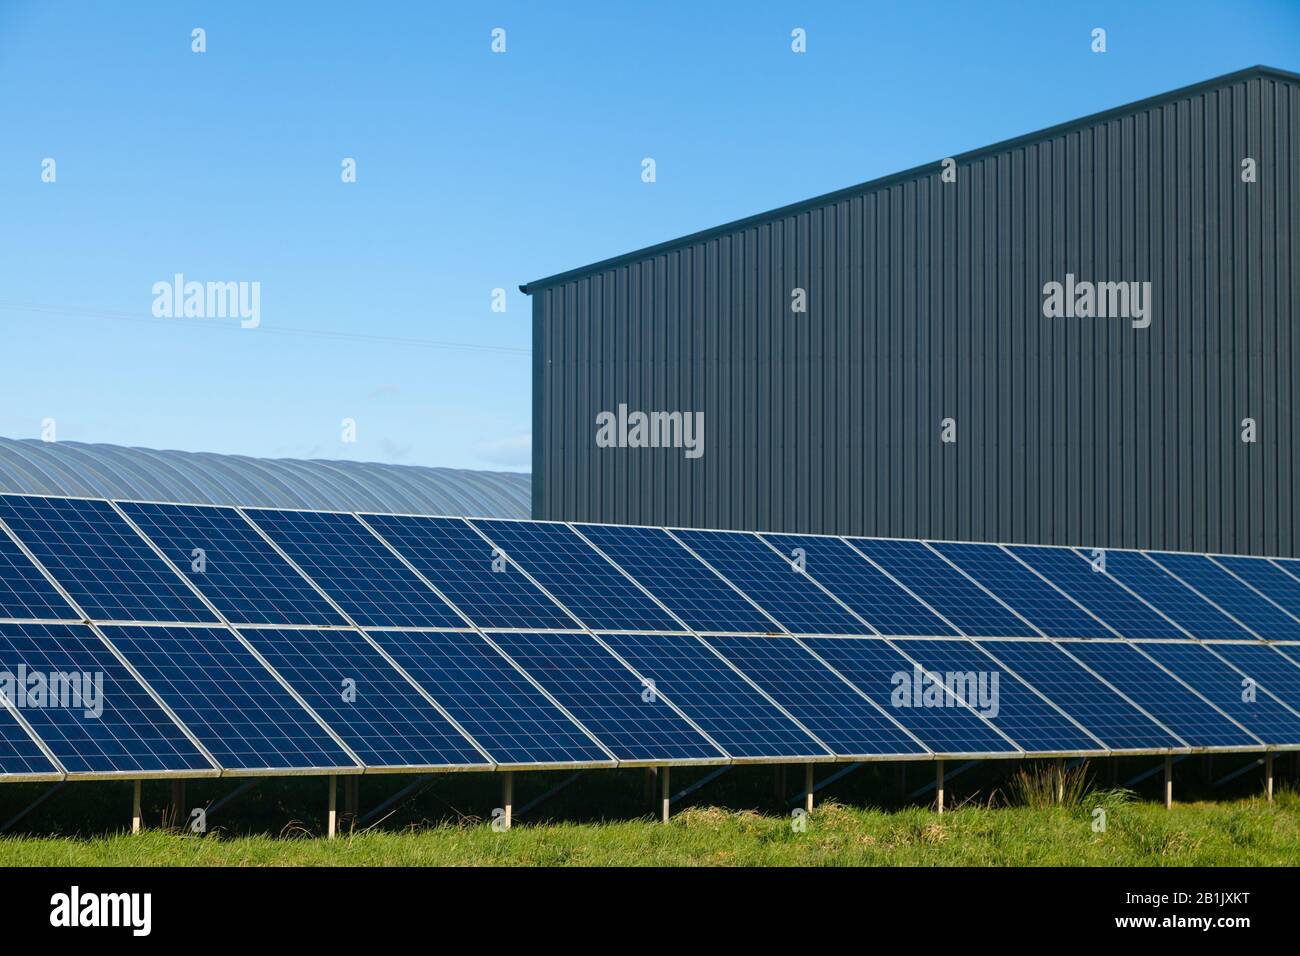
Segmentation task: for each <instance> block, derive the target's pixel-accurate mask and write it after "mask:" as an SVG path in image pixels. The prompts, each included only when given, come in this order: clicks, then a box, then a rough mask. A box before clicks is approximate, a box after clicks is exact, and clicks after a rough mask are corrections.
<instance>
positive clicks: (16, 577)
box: [0, 531, 1282, 759]
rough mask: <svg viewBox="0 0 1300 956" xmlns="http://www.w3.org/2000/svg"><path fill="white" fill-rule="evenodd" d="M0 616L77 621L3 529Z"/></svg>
mask: <svg viewBox="0 0 1300 956" xmlns="http://www.w3.org/2000/svg"><path fill="white" fill-rule="evenodd" d="M1281 573H1282V572H1281V571H1279V572H1278V574H1281ZM0 617H22V618H44V619H45V620H64V621H69V620H71V621H77V620H80V617H78V615H77V612H76V611H74V610H73V609H72V605H70V604H69V603H68V602H67V601H65V600H64V599H63V595H62V594H60V593H59V592H58V591H57V590H56V589H55V587H54V585H52V584H51V583H50V582H49V581H47V580H46V579H45V575H43V574H41V572H40V570H39V569H38V568H37V567H36V565H34V564H32V562H31V561H30V560H29V559H28V557H27V555H25V554H23V552H22V549H21V548H19V547H18V545H16V544H14V543H13V541H11V540H10V539H9V536H8V535H7V534H5V533H4V531H0ZM24 736H25V735H24ZM42 759H43V758H42Z"/></svg>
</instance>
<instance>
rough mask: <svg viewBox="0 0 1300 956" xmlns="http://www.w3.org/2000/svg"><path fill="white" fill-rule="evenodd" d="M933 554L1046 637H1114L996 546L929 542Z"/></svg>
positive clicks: (1108, 630) (1105, 628) (1099, 623)
mask: <svg viewBox="0 0 1300 956" xmlns="http://www.w3.org/2000/svg"><path fill="white" fill-rule="evenodd" d="M932 545H933V547H934V549H935V550H936V551H938V552H939V553H940V554H942V555H943V556H944V557H945V558H947V559H948V560H949V561H951V562H952V563H953V564H955V565H957V566H958V567H959V568H961V569H962V570H963V571H965V572H966V573H967V574H969V575H970V576H971V577H973V578H974V579H975V580H976V581H978V582H979V583H980V584H982V585H984V586H985V587H986V588H988V589H989V590H990V591H992V592H993V593H994V594H996V595H997V596H998V597H1000V598H1002V600H1003V601H1005V602H1006V603H1007V604H1009V605H1010V606H1011V607H1013V608H1015V609H1016V611H1017V613H1019V614H1020V615H1022V616H1023V617H1025V618H1027V619H1028V620H1029V621H1030V622H1031V623H1032V624H1033V625H1034V626H1035V627H1037V628H1038V629H1039V630H1040V631H1042V632H1043V633H1044V634H1046V635H1047V636H1048V637H1114V636H1115V634H1114V633H1113V632H1112V631H1111V630H1110V629H1109V628H1108V627H1106V625H1104V624H1102V623H1101V622H1100V621H1098V620H1097V619H1096V618H1095V617H1093V616H1092V615H1090V614H1088V613H1087V612H1085V611H1083V610H1082V609H1081V608H1080V607H1079V605H1077V604H1075V603H1074V602H1073V601H1071V600H1070V599H1069V598H1068V597H1066V596H1065V595H1064V594H1062V593H1061V592H1060V591H1058V590H1057V589H1056V588H1054V587H1052V586H1051V585H1050V584H1048V583H1047V582H1046V581H1044V580H1043V579H1042V578H1040V577H1039V576H1038V575H1037V574H1035V573H1034V572H1033V571H1031V570H1030V569H1029V568H1027V567H1026V566H1025V565H1023V564H1021V563H1020V562H1019V561H1017V560H1016V559H1015V558H1014V557H1012V556H1011V554H1009V553H1008V552H1007V551H1005V550H1003V548H1002V547H1001V546H999V545H996V544H948V543H941V542H938V541H936V542H932Z"/></svg>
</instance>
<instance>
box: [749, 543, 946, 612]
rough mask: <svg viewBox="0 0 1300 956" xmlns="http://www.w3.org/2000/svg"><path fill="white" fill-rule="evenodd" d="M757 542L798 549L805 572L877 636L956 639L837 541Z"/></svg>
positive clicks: (784, 550) (788, 550)
mask: <svg viewBox="0 0 1300 956" xmlns="http://www.w3.org/2000/svg"><path fill="white" fill-rule="evenodd" d="M761 537H763V538H766V539H767V540H768V541H769V542H771V543H772V544H773V545H775V546H776V547H777V548H779V549H780V550H781V553H782V554H787V555H791V554H792V553H793V551H794V550H795V549H796V548H802V549H803V552H804V555H805V557H806V561H807V569H808V573H809V574H810V575H812V577H813V578H815V579H816V580H817V581H818V582H819V583H821V584H822V585H823V586H824V587H825V588H826V589H827V590H829V591H831V592H832V593H834V595H835V596H836V597H837V598H839V599H840V600H841V601H843V602H844V603H845V604H847V605H848V606H849V607H851V608H852V609H853V610H854V611H855V612H856V613H857V614H858V615H859V616H861V617H862V618H863V619H864V620H865V621H866V622H867V623H869V624H870V625H871V626H872V627H874V628H875V629H876V630H877V631H879V632H880V633H881V634H915V635H921V636H932V637H956V636H957V631H956V630H955V629H953V628H952V627H949V626H948V625H947V624H945V623H944V622H943V621H942V620H940V619H939V617H938V615H936V614H935V613H934V612H933V611H931V610H930V609H929V608H927V607H926V606H925V605H924V604H922V603H921V602H920V601H918V600H916V598H914V597H912V595H910V594H908V593H907V592H906V591H905V590H903V589H902V588H901V587H899V586H898V585H897V584H895V583H894V582H893V581H891V580H890V579H889V577H888V576H887V575H885V574H884V573H882V572H881V571H880V569H879V568H877V567H876V566H875V565H873V564H872V563H871V562H870V561H868V560H866V559H865V558H864V557H862V555H860V554H858V553H857V552H856V551H854V550H853V549H852V548H850V547H849V546H848V545H847V544H845V543H844V542H843V541H841V540H840V539H839V538H829V537H826V536H824V535H814V534H764V535H762V536H761Z"/></svg>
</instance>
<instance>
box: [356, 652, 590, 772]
mask: <svg viewBox="0 0 1300 956" xmlns="http://www.w3.org/2000/svg"><path fill="white" fill-rule="evenodd" d="M370 637H371V639H372V640H374V641H375V642H377V643H378V644H379V645H380V646H381V647H382V648H383V649H384V650H385V651H387V652H388V654H389V655H390V656H391V657H392V658H393V660H395V661H397V663H398V664H400V665H402V669H403V670H405V671H406V672H407V673H408V674H410V675H411V677H412V678H414V680H415V682H416V683H417V684H419V685H420V686H421V687H423V688H424V689H425V690H426V691H427V692H428V693H429V695H430V696H431V697H432V698H433V699H434V700H436V701H437V702H438V703H439V704H440V705H441V706H442V708H443V709H444V710H446V711H447V713H449V714H451V716H452V719H453V720H455V721H456V722H457V723H459V724H460V725H461V726H462V727H464V728H465V730H466V732H467V733H469V735H470V736H471V737H473V738H474V739H475V740H477V741H478V743H479V746H481V747H482V748H483V749H484V750H486V751H487V752H488V755H489V756H490V757H491V758H492V759H493V760H495V761H496V762H497V763H499V764H563V763H595V762H604V763H610V762H612V761H610V757H609V755H608V754H607V753H605V752H604V751H603V750H601V749H600V747H598V746H597V745H596V744H595V743H593V742H592V740H591V738H590V737H588V736H587V735H586V734H585V733H583V732H582V728H580V727H579V726H578V725H577V724H575V723H574V722H573V721H572V720H570V719H569V718H568V717H566V716H565V714H564V712H563V711H562V710H560V708H558V707H556V706H555V704H553V703H551V701H550V700H548V699H547V697H546V695H545V694H543V693H542V692H541V691H539V690H538V689H537V688H536V687H534V686H533V685H532V684H531V683H529V682H528V680H527V679H526V678H525V677H524V676H523V675H522V674H520V673H519V671H517V670H515V668H514V667H513V666H511V664H510V662H509V661H507V660H506V659H505V658H504V657H502V656H501V654H500V653H499V652H498V651H497V650H496V649H495V648H493V647H492V646H491V645H490V644H488V642H487V641H486V640H484V639H483V637H482V636H481V635H479V634H469V633H465V632H463V631H443V632H434V631H371V632H370Z"/></svg>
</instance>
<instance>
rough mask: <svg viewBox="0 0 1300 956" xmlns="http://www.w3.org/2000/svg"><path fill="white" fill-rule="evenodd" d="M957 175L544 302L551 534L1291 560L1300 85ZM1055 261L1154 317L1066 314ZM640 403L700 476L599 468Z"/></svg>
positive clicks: (869, 189)
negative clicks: (599, 428)
mask: <svg viewBox="0 0 1300 956" xmlns="http://www.w3.org/2000/svg"><path fill="white" fill-rule="evenodd" d="M1245 157H1252V158H1254V159H1256V160H1257V166H1258V181H1257V182H1255V183H1251V184H1247V183H1243V182H1242V181H1241V161H1242V159H1243V158H1245ZM956 158H957V168H958V175H957V181H956V182H955V183H945V182H943V181H942V180H941V177H940V172H941V170H940V167H939V166H938V164H934V165H932V166H929V167H925V168H922V169H919V170H912V171H909V172H907V173H902V174H899V175H898V176H894V177H889V178H887V179H885V180H880V181H877V182H875V183H870V184H866V185H865V186H861V187H855V188H853V189H849V190H843V191H841V192H839V193H835V194H832V195H830V196H827V197H822V198H820V199H818V200H811V201H809V202H807V203H801V204H799V205H797V206H792V207H787V208H786V209H782V210H777V211H775V212H774V213H771V214H767V215H765V216H759V217H754V218H752V219H748V220H744V221H742V222H740V223H735V224H732V225H730V226H725V227H719V228H718V229H714V230H710V231H708V232H706V233H701V234H698V235H696V236H692V237H687V238H686V239H683V240H678V241H676V242H673V243H665V244H663V245H661V246H657V247H653V248H652V249H649V250H643V251H642V252H641V253H633V254H630V255H628V256H624V257H620V258H619V259H616V260H609V261H608V262H606V263H598V264H596V265H595V266H591V267H587V268H585V269H582V270H575V271H574V272H572V273H565V274H563V275H561V276H557V277H552V278H551V279H545V280H540V281H539V282H536V283H533V284H531V285H529V286H527V287H525V291H528V292H530V293H531V294H532V295H533V315H534V343H535V344H534V348H535V363H534V376H535V378H534V396H535V401H534V432H533V438H534V441H533V455H534V465H533V513H534V517H537V518H556V519H574V520H583V521H608V522H627V523H641V524H668V525H682V526H691V527H718V528H750V529H758V530H772V531H791V532H836V533H849V534H869V535H888V536H900V537H929V538H949V539H963V540H976V541H982V540H996V541H1024V542H1042V543H1051V544H1083V545H1095V546H1109V547H1128V548H1133V547H1155V548H1171V549H1182V550H1193V551H1225V552H1234V553H1267V554H1281V555H1296V554H1297V553H1298V549H1300V508H1298V507H1297V502H1296V494H1297V487H1298V483H1300V446H1298V445H1297V442H1296V440H1295V437H1294V435H1293V433H1292V429H1293V427H1294V425H1295V419H1296V408H1297V402H1298V401H1300V386H1297V383H1296V381H1295V377H1294V373H1293V370H1294V369H1295V368H1296V367H1297V359H1300V336H1298V335H1297V334H1296V332H1295V330H1294V326H1295V323H1296V320H1297V318H1298V317H1300V271H1298V270H1297V269H1296V259H1297V256H1298V255H1300V252H1298V248H1300V247H1298V246H1297V243H1300V77H1297V76H1296V75H1293V74H1287V73H1282V72H1280V71H1274V70H1269V69H1266V68H1257V69H1252V70H1248V71H1243V72H1241V73H1239V74H1233V75H1232V76H1229V77H1224V78H1221V79H1219V80H1214V81H1208V82H1207V83H1204V84H1199V85H1198V86H1196V87H1189V88H1187V89H1185V90H1181V91H1175V92H1174V93H1171V94H1167V95H1166V96H1163V97H1157V98H1154V99H1152V100H1147V101H1143V102H1142V103H1138V104H1134V105H1133V106H1131V107H1126V108H1120V109H1117V110H1112V111H1109V112H1107V113H1105V114H1099V115H1098V116H1096V117H1090V118H1088V119H1085V120H1080V121H1077V122H1075V123H1071V124H1065V125H1063V126H1060V127H1055V128H1053V129H1051V130H1046V131H1044V132H1043V133H1041V134H1035V135H1031V136H1027V137H1021V138H1020V139H1018V140H1013V141H1011V142H1009V143H1004V144H1000V145H998V146H995V147H990V148H988V149H985V150H979V151H977V152H974V153H970V154H966V155H963V156H959V157H956ZM1066 273H1073V274H1074V275H1075V276H1076V277H1078V278H1079V279H1087V280H1094V281H1105V280H1109V281H1119V280H1124V281H1143V280H1150V281H1151V283H1152V288H1153V306H1152V314H1153V321H1152V323H1151V326H1150V327H1149V328H1147V329H1135V328H1132V327H1131V324H1130V323H1129V322H1128V321H1126V320H1124V319H1118V318H1111V319H1096V318H1093V319H1084V318H1051V319H1049V318H1045V317H1044V316H1043V285H1044V283H1045V282H1048V281H1051V280H1056V281H1062V280H1064V278H1065V274H1066ZM796 287H801V288H804V289H806V290H807V294H808V312H807V314H803V315H798V314H793V313H792V312H791V311H790V295H791V290H792V289H794V288H796ZM620 403H625V404H627V405H628V406H629V408H630V409H641V410H682V411H690V410H702V411H703V412H704V414H705V452H704V455H703V457H701V458H698V459H695V460H689V459H686V458H685V457H684V455H683V453H682V451H681V450H673V449H647V448H642V449H630V448H598V447H597V445H596V441H595V434H596V424H595V421H596V415H597V413H598V412H601V411H607V410H608V411H612V410H614V409H616V407H617V406H618V405H619V404H620ZM948 416H951V417H952V418H954V419H955V420H956V423H957V442H956V443H955V444H944V443H942V442H940V440H939V435H940V420H941V419H943V418H945V417H948ZM1247 417H1251V418H1254V419H1255V420H1256V422H1257V428H1258V440H1257V441H1256V442H1255V443H1253V444H1247V443H1243V442H1242V441H1241V437H1240V433H1241V422H1242V419H1244V418H1247Z"/></svg>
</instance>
